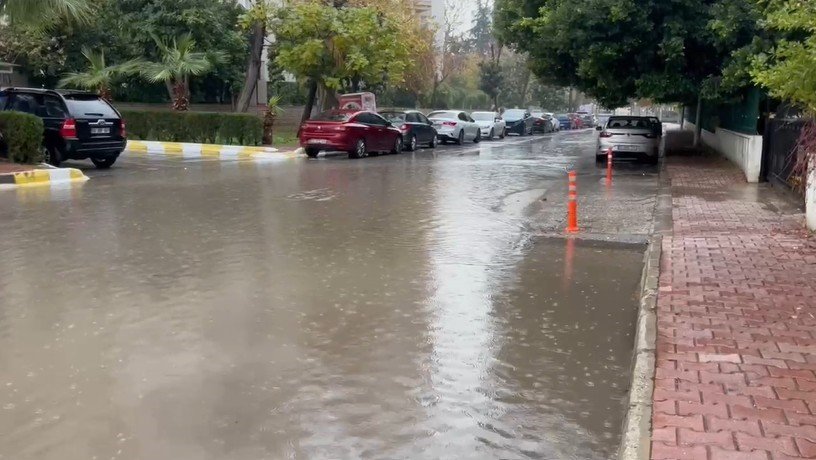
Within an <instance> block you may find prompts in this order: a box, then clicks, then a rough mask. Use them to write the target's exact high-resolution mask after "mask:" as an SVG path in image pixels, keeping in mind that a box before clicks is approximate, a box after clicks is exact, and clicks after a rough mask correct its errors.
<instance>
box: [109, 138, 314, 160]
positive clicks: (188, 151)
mask: <svg viewBox="0 0 816 460" xmlns="http://www.w3.org/2000/svg"><path fill="white" fill-rule="evenodd" d="M125 152H130V153H136V154H147V155H165V156H171V157H177V158H178V157H180V158H184V159H197V158H213V159H219V160H236V159H244V158H253V159H259V160H274V159H289V158H298V157H300V156H301V155H299V154H297V153H296V152H281V151H279V150H278V149H276V148H273V147H248V146H241V145H213V144H191V143H185V142H160V141H128V143H127V148H126V150H125Z"/></svg>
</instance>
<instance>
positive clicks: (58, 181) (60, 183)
mask: <svg viewBox="0 0 816 460" xmlns="http://www.w3.org/2000/svg"><path fill="white" fill-rule="evenodd" d="M87 180H88V176H86V175H85V174H84V173H83V172H82V171H80V170H79V169H75V168H52V169H32V170H31V171H21V172H15V173H8V174H0V189H9V188H16V187H33V186H48V187H60V188H61V187H65V186H66V185H74V184H81V183H83V182H85V181H87Z"/></svg>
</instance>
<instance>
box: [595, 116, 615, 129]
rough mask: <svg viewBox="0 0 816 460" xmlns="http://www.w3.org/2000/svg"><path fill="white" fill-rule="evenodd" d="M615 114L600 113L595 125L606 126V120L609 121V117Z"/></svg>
mask: <svg viewBox="0 0 816 460" xmlns="http://www.w3.org/2000/svg"><path fill="white" fill-rule="evenodd" d="M611 116H614V115H613V114H611V113H600V114H598V116H597V117H596V118H597V121H596V122H595V126H596V127H598V126H606V122H607V121H609V117H611Z"/></svg>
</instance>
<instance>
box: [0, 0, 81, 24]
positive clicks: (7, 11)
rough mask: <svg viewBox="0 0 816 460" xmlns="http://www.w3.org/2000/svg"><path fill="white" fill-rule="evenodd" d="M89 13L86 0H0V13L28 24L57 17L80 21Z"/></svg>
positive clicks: (48, 21) (46, 21)
mask: <svg viewBox="0 0 816 460" xmlns="http://www.w3.org/2000/svg"><path fill="white" fill-rule="evenodd" d="M90 13H91V8H90V3H89V1H88V0H0V15H3V16H6V17H8V18H9V19H10V20H11V21H13V22H20V23H24V24H28V25H35V26H36V25H45V24H48V23H50V22H53V21H54V20H55V19H57V18H67V19H73V20H80V21H81V20H85V19H87V18H88V16H89V15H90Z"/></svg>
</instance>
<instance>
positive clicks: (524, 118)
mask: <svg viewBox="0 0 816 460" xmlns="http://www.w3.org/2000/svg"><path fill="white" fill-rule="evenodd" d="M502 118H504V121H505V123H506V124H507V128H506V129H505V132H506V133H507V134H518V135H519V136H526V135H528V134H533V123H534V122H535V120H533V117H532V116H530V112H528V111H526V110H524V109H508V110H505V111H504V113H503V114H502Z"/></svg>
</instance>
